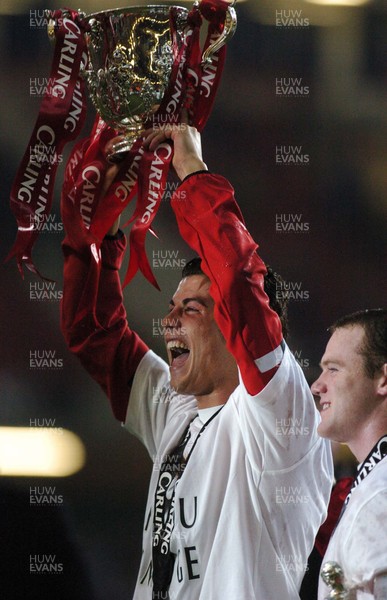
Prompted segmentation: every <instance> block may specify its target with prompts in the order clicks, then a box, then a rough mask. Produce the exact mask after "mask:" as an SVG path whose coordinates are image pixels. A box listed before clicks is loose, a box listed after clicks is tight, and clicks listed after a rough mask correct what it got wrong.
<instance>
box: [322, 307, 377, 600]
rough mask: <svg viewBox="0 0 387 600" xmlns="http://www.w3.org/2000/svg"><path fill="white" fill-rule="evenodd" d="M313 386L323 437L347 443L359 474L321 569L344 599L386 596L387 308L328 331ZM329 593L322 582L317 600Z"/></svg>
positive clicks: (359, 314) (360, 314) (363, 313)
mask: <svg viewBox="0 0 387 600" xmlns="http://www.w3.org/2000/svg"><path fill="white" fill-rule="evenodd" d="M330 332H331V334H332V335H331V338H330V340H329V342H328V344H327V347H326V350H325V353H324V356H323V357H322V360H321V369H322V373H321V375H320V377H319V378H318V379H317V381H315V383H314V384H313V385H312V392H313V393H314V394H315V395H316V396H318V397H319V402H320V404H321V418H322V421H321V423H320V425H319V427H318V432H319V434H320V435H321V436H323V437H325V438H329V439H331V440H334V441H336V442H340V443H343V444H346V445H347V446H348V447H349V448H350V450H351V451H352V453H353V454H354V455H355V457H356V458H357V460H358V461H359V463H360V464H359V467H358V474H357V477H356V479H355V481H354V484H353V486H352V489H351V491H350V493H349V495H348V497H347V499H346V501H345V503H344V511H343V513H342V515H341V519H340V520H339V523H338V525H337V527H336V530H335V532H334V534H333V536H332V538H331V540H330V543H329V546H328V548H327V551H326V553H325V556H324V559H323V565H324V564H326V563H327V562H329V561H334V562H336V563H338V564H339V565H340V567H341V568H342V570H343V575H344V580H345V581H344V585H345V587H346V588H347V590H348V594H349V595H348V598H354V599H355V598H356V599H358V600H360V599H361V600H366V599H371V598H375V599H376V600H385V599H386V598H387V541H386V540H387V310H382V309H373V310H366V311H361V312H357V313H354V314H352V315H349V316H346V317H343V318H342V319H340V320H339V321H337V322H336V323H335V324H334V325H333V326H332V327H331V328H330ZM328 593H329V588H328V587H327V585H326V584H325V583H324V582H323V581H321V582H320V585H319V599H320V600H323V598H325V597H327V594H328Z"/></svg>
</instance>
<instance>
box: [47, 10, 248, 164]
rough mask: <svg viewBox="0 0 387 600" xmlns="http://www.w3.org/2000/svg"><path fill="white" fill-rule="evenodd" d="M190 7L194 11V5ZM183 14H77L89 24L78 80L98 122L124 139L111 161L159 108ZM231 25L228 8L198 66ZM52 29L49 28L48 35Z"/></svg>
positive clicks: (229, 34) (230, 32)
mask: <svg viewBox="0 0 387 600" xmlns="http://www.w3.org/2000/svg"><path fill="white" fill-rule="evenodd" d="M194 6H196V7H198V8H199V9H200V3H199V2H196V3H195V5H194ZM188 13H189V11H188V9H187V8H183V7H180V6H171V5H154V6H132V7H127V8H120V9H114V10H104V11H101V12H98V13H93V14H91V15H88V16H86V15H82V16H83V18H84V19H85V20H86V22H87V23H88V25H89V27H88V29H89V31H88V32H87V33H86V44H87V50H88V58H89V61H88V67H87V69H86V71H85V72H84V75H85V77H86V80H87V84H88V90H89V94H90V97H91V100H92V102H93V104H94V106H95V108H96V110H97V112H98V113H99V114H100V116H101V117H102V119H103V120H104V121H105V122H106V123H107V124H108V125H110V126H111V127H113V128H114V129H117V130H118V131H119V132H120V133H121V134H123V135H124V139H123V140H122V141H120V142H118V143H117V144H115V145H114V146H113V150H112V153H111V155H110V157H109V158H110V160H111V161H112V162H115V161H117V160H120V155H122V154H123V153H125V152H127V151H128V150H130V148H131V147H132V145H133V142H134V141H135V140H136V139H137V138H138V137H139V136H140V135H141V133H142V132H143V130H144V124H145V123H146V122H147V121H149V119H150V118H151V117H152V115H154V114H155V113H156V111H157V109H158V108H159V106H160V104H161V102H162V100H163V98H164V95H165V92H166V90H167V88H168V85H169V82H170V75H171V71H172V66H173V63H174V56H175V55H176V53H178V52H179V50H180V49H181V46H182V44H183V43H184V35H185V32H186V29H187V17H188ZM236 23H237V20H236V13H235V10H234V8H233V7H232V5H231V4H230V6H229V7H228V10H227V13H226V18H225V23H224V29H223V31H222V33H221V34H220V35H219V37H218V39H216V40H215V41H214V42H213V43H212V44H211V45H210V46H209V48H208V49H207V50H206V51H205V52H204V53H203V56H202V61H203V65H205V64H206V63H209V62H211V57H212V56H213V54H214V53H215V52H216V51H217V50H219V48H221V47H222V46H223V44H225V43H226V41H228V39H230V38H231V37H232V35H233V34H234V31H235V29H236ZM54 26H55V24H53V23H50V25H49V35H50V33H51V36H52V32H53V31H54Z"/></svg>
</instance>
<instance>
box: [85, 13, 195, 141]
mask: <svg viewBox="0 0 387 600" xmlns="http://www.w3.org/2000/svg"><path fill="white" fill-rule="evenodd" d="M187 15H188V10H187V9H186V8H182V7H176V6H144V7H131V8H128V9H120V10H111V11H103V12H100V13H96V14H94V15H90V16H89V17H88V21H89V25H90V31H89V32H88V33H87V35H86V42H87V47H88V53H89V66H88V69H87V71H86V78H87V83H88V89H89V93H90V96H91V99H92V101H93V104H94V106H95V107H96V109H97V111H98V112H99V114H100V115H101V117H102V119H103V120H104V121H105V122H106V123H108V124H109V125H111V126H112V127H114V128H116V129H118V130H120V131H124V132H125V134H126V135H127V138H128V139H127V141H126V143H125V141H124V143H123V147H122V148H121V151H125V149H128V148H127V146H129V147H130V138H132V139H135V138H136V137H137V135H139V133H140V132H141V130H142V128H143V123H144V122H145V121H146V120H147V119H149V118H150V116H151V115H152V114H153V113H155V112H156V110H157V109H158V107H159V105H160V103H161V101H162V99H163V97H164V94H165V91H166V89H167V86H168V83H169V78H170V74H171V70H172V65H173V60H174V57H173V52H174V51H175V52H177V51H178V50H179V48H180V47H181V44H182V43H183V39H184V38H183V36H184V28H183V25H184V24H185V23H186V18H187ZM170 19H173V20H174V23H175V30H176V36H175V39H174V43H175V44H176V47H175V48H173V47H172V40H171V27H170ZM116 151H117V149H116Z"/></svg>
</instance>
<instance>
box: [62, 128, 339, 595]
mask: <svg viewBox="0 0 387 600" xmlns="http://www.w3.org/2000/svg"><path fill="white" fill-rule="evenodd" d="M166 139H170V140H172V142H173V145H174V159H173V165H174V168H175V170H176V172H177V175H178V176H179V178H180V180H181V181H182V184H181V188H180V190H181V191H183V192H184V194H180V197H178V194H176V196H175V197H174V198H173V199H172V208H173V209H174V212H175V215H176V218H177V222H178V226H179V230H180V233H181V235H182V237H183V238H184V240H185V241H186V242H187V243H188V244H189V245H190V246H191V248H192V249H193V250H194V251H195V252H196V254H197V255H198V256H199V257H200V258H198V259H194V260H193V261H191V262H190V263H188V264H187V265H186V268H185V269H184V272H183V278H182V280H181V281H180V283H179V285H178V288H177V290H176V293H175V294H174V296H173V298H172V299H171V302H170V305H169V312H168V314H167V315H166V316H165V318H164V322H163V326H164V328H165V342H166V347H167V355H168V360H169V365H168V364H167V363H166V362H165V361H164V360H163V359H162V358H160V357H158V356H157V355H156V354H155V353H153V352H152V351H151V350H150V349H149V348H148V347H147V345H146V344H145V343H144V342H143V341H142V340H141V339H140V338H139V337H138V335H137V334H135V333H134V332H133V331H132V330H131V329H130V328H129V326H128V324H127V321H126V314H125V310H124V307H123V304H122V293H121V287H120V282H119V273H118V270H119V267H120V264H121V260H122V253H123V250H124V247H125V241H124V240H125V238H123V236H122V233H120V231H119V230H118V225H117V226H115V227H114V228H113V230H112V231H111V234H112V235H111V236H108V238H107V239H106V240H105V241H104V243H103V246H102V272H101V275H100V278H99V280H97V281H96V280H95V278H96V276H95V275H93V269H92V264H93V258H92V255H91V252H90V248H89V246H88V245H87V243H86V242H85V245H84V248H83V249H80V248H78V249H77V250H75V249H74V248H73V247H72V246H71V243H70V241H69V238H66V240H65V242H64V252H65V272H64V297H63V305H62V325H63V331H64V335H65V338H66V340H67V343H68V346H69V348H70V349H71V350H72V351H73V352H74V353H75V354H77V355H78V356H79V358H80V359H81V361H82V362H83V364H84V366H85V367H86V368H87V369H88V370H89V372H90V373H91V375H92V376H93V377H94V378H95V379H96V380H97V381H98V382H99V383H100V384H101V386H102V387H103V389H104V390H105V392H106V393H107V395H108V396H109V398H110V401H111V404H112V408H113V412H114V414H115V416H116V417H117V418H118V419H119V420H121V421H123V422H124V423H125V425H126V427H127V428H128V429H129V431H130V432H132V433H133V434H134V435H136V436H137V437H138V438H139V439H140V440H141V441H142V442H143V443H144V445H145V447H146V448H147V450H148V452H149V455H150V456H151V457H152V459H153V462H154V469H153V472H152V477H151V482H150V488H149V496H148V502H147V507H146V512H145V520H144V533H143V554H142V560H141V565H140V572H139V575H138V580H137V586H136V590H135V594H134V598H135V599H136V600H160V599H167V598H169V599H170V600H199V599H200V600H235V599H238V600H279V599H281V600H282V599H286V600H296V599H297V598H299V593H298V590H299V588H300V584H301V580H302V578H303V575H304V570H305V567H306V564H307V559H308V556H309V553H310V551H311V549H312V547H313V543H314V537H315V534H316V532H317V530H318V528H319V526H320V525H321V523H322V521H323V520H324V518H325V515H326V505H327V501H328V498H329V494H330V488H331V483H332V460H331V454H330V447H329V443H328V442H327V441H325V440H322V439H321V438H319V436H318V435H317V426H318V424H319V421H320V417H319V414H318V411H317V410H316V408H315V405H314V402H313V397H312V395H311V393H310V390H309V388H308V385H307V383H306V381H305V378H304V376H303V373H302V371H301V368H300V367H299V365H298V364H297V361H296V360H295V358H294V357H293V356H292V354H291V353H290V351H289V349H288V347H287V345H286V343H285V341H284V339H283V338H284V331H285V325H284V323H285V321H284V316H285V315H284V306H282V304H281V299H280V296H279V295H278V294H277V293H276V278H275V275H274V274H273V273H272V272H271V271H270V270H269V269H266V267H265V264H264V263H263V261H262V260H261V259H260V258H259V256H258V254H257V252H256V250H257V244H256V243H255V242H254V240H253V239H252V238H251V236H250V234H249V233H248V231H247V229H246V227H245V225H244V222H243V217H242V215H241V212H240V209H239V207H238V205H237V204H236V202H235V199H234V193H233V189H232V187H231V185H230V184H229V183H228V181H227V180H226V179H224V178H223V177H220V176H218V175H213V174H211V173H209V172H208V171H207V168H206V165H205V163H204V162H203V159H202V154H201V142H200V136H199V134H198V133H197V131H196V129H194V128H193V127H189V126H187V125H184V124H183V125H181V126H173V127H169V126H166V127H165V128H164V129H162V130H152V131H150V132H148V133H147V135H146V138H145V141H144V144H145V146H146V147H147V148H149V149H150V150H154V149H155V148H157V147H158V144H160V143H162V142H164V141H165V140H166ZM183 197H184V198H185V200H184V201H182V200H181V198H183ZM96 286H98V290H99V291H98V296H97V301H96V304H95V305H94V304H92V305H91V306H89V307H88V311H83V312H82V313H81V314H79V311H78V307H79V303H80V300H81V299H82V298H85V297H93V295H92V294H89V290H90V289H95V288H96ZM268 295H269V297H268ZM83 306H84V305H83Z"/></svg>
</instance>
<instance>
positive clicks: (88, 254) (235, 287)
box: [61, 174, 282, 421]
mask: <svg viewBox="0 0 387 600" xmlns="http://www.w3.org/2000/svg"><path fill="white" fill-rule="evenodd" d="M183 191H185V192H186V200H185V201H184V202H182V201H181V199H180V198H181V193H182V192H183ZM179 192H180V193H179ZM179 192H178V193H177V194H176V195H175V198H174V199H173V200H172V205H173V208H174V210H175V213H176V217H177V221H178V224H179V228H180V232H181V234H182V236H183V238H184V239H185V240H186V242H187V243H188V244H190V246H191V247H192V248H193V249H194V250H195V252H197V254H199V256H201V257H202V259H203V270H204V271H205V272H206V273H207V275H208V276H209V277H210V279H211V281H212V286H211V294H212V296H213V298H214V301H215V303H216V307H215V318H216V320H217V323H218V325H219V327H220V329H221V331H222V333H223V335H224V337H225V339H226V340H227V341H228V342H227V343H228V348H229V350H230V351H231V352H232V353H233V355H234V356H235V358H236V360H237V362H238V365H239V368H240V370H241V373H242V378H243V381H244V384H245V385H246V388H247V390H248V391H249V392H250V393H251V394H256V393H258V392H259V391H260V390H261V389H262V388H263V387H264V386H265V385H266V384H267V382H268V381H269V380H270V378H271V377H272V376H273V374H274V373H275V371H276V369H275V368H274V369H272V370H271V371H268V372H267V373H260V372H259V370H258V368H257V367H256V366H255V364H254V359H256V358H258V357H261V356H263V355H265V354H268V353H269V352H270V351H272V350H273V349H275V348H276V347H277V346H278V345H279V344H280V342H281V340H282V332H281V324H280V321H279V318H278V316H277V314H276V313H275V312H273V311H272V310H271V308H270V307H269V301H268V298H267V296H266V294H265V292H264V290H263V278H264V275H265V272H266V268H265V265H264V263H263V262H262V260H261V259H260V258H259V257H258V255H257V254H256V248H257V245H256V243H255V242H254V241H253V239H252V238H251V236H250V234H249V233H248V231H247V230H246V228H245V226H244V224H243V217H242V215H241V213H240V210H239V208H238V205H237V204H236V202H235V200H234V193H233V189H232V187H231V186H230V184H229V183H228V182H227V181H226V180H225V179H224V178H223V177H219V176H214V175H209V174H198V175H193V176H191V177H190V178H189V179H188V180H187V181H185V182H184V183H183V184H182V185H181V187H180V188H179ZM91 241H92V239H91V237H90V234H89V233H87V232H86V231H85V236H84V246H83V247H82V245H81V240H80V239H77V249H76V250H74V249H73V248H72V246H71V243H70V240H69V238H68V237H66V239H65V241H64V242H63V251H64V256H65V266H64V282H63V300H62V316H61V326H62V330H63V334H64V337H65V340H66V343H67V345H68V347H69V348H70V350H71V351H72V352H73V353H74V354H76V355H77V356H78V357H79V359H80V360H81V362H82V364H83V366H84V367H85V368H86V369H87V371H88V372H89V373H90V375H91V376H92V377H93V378H94V379H95V380H96V381H97V382H98V383H99V384H100V385H101V386H102V388H103V390H104V391H105V392H106V394H107V395H108V397H109V398H110V401H111V404H112V409H113V413H114V415H115V416H116V418H117V419H119V420H121V421H123V420H124V419H125V415H126V410H127V404H128V398H129V392H130V385H131V381H132V379H133V376H134V374H135V371H136V369H137V366H138V364H139V363H140V361H141V359H142V357H143V356H144V354H145V353H146V351H147V350H148V347H147V345H146V344H145V343H144V342H143V341H142V340H141V339H140V338H139V337H138V335H137V334H136V333H134V332H133V331H131V330H130V328H129V327H128V324H127V321H126V313H125V308H124V306H123V302H122V291H121V284H120V280H119V273H118V270H119V268H120V266H121V262H122V256H123V253H124V250H125V246H126V239H125V238H121V239H120V240H105V241H104V242H103V244H102V248H101V252H102V269H101V270H100V269H99V268H98V265H97V261H96V258H95V256H96V257H97V254H96V251H95V250H94V254H93V252H92V251H91V246H92V244H91ZM94 248H95V245H94ZM95 290H98V293H95ZM95 298H96V300H95Z"/></svg>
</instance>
